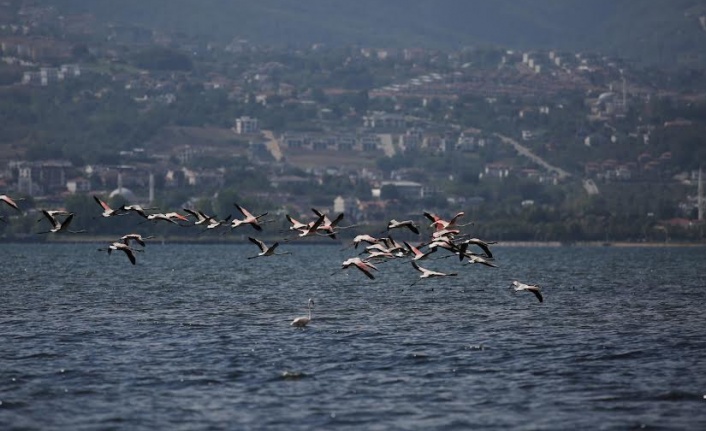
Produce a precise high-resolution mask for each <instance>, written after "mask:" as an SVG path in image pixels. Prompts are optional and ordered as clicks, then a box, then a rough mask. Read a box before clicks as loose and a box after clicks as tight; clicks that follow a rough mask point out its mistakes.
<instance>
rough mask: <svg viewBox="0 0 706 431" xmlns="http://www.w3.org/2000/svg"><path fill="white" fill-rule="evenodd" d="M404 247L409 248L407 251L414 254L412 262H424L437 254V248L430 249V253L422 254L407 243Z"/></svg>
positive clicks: (405, 242)
mask: <svg viewBox="0 0 706 431" xmlns="http://www.w3.org/2000/svg"><path fill="white" fill-rule="evenodd" d="M404 245H405V246H406V247H407V250H409V251H410V252H411V253H412V256H413V257H412V260H424V259H426V258H427V257H429V255H430V254H432V253H434V252H436V247H434V248H430V249H429V251H427V252H426V253H424V252H422V251H421V250H419V249H418V248H417V247H415V246H413V245H411V244H410V243H408V242H407V241H404Z"/></svg>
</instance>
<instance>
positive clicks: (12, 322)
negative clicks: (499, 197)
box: [0, 243, 706, 430]
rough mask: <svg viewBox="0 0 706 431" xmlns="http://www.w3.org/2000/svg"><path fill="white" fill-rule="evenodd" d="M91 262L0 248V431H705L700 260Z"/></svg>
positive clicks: (236, 248)
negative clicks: (538, 290) (417, 265)
mask: <svg viewBox="0 0 706 431" xmlns="http://www.w3.org/2000/svg"><path fill="white" fill-rule="evenodd" d="M95 248H96V246H95V245H52V244H44V245H38V244H34V245H14V244H0V261H1V262H2V264H3V268H4V277H3V282H2V292H1V297H0V402H1V404H0V429H2V430H13V429H70V430H83V429H91V430H92V429H124V430H135V429H144V430H152V429H170V430H171V429H174V430H179V429H184V430H194V429H198V430H200V429H350V430H360V429H369V430H370V429H372V430H383V429H384V430H387V429H400V430H403V429H404V430H408V429H464V430H465V429H528V430H531V429H541V430H547V429H556V430H566V429H568V428H569V427H575V428H576V429H616V430H625V429H639V428H645V429H706V399H705V398H704V397H705V395H706V248H628V249H618V248H510V247H496V248H495V249H494V251H495V254H496V255H497V263H498V264H499V265H501V267H500V268H497V269H493V268H488V267H484V266H480V265H473V266H461V265H460V264H459V263H458V262H457V261H456V260H455V259H440V260H436V261H433V262H428V263H427V262H425V263H424V264H423V266H426V267H429V268H433V269H437V270H444V271H448V270H454V271H458V272H459V273H460V274H459V276H458V277H453V278H445V279H432V280H424V281H422V282H419V283H417V284H416V285H414V286H411V287H410V286H409V285H410V284H411V283H413V282H414V281H415V280H416V278H417V276H418V273H416V272H415V271H414V270H413V269H412V267H411V265H410V264H409V263H399V262H394V261H392V262H387V263H384V264H380V265H379V268H380V272H379V273H378V277H377V279H376V280H368V279H367V278H366V277H365V276H364V275H363V274H362V273H359V272H358V271H356V270H355V269H351V270H348V271H345V272H344V271H338V272H335V273H334V274H333V275H332V273H333V272H334V271H336V270H337V268H339V267H340V263H341V261H343V260H344V259H345V258H347V257H349V256H351V255H352V254H353V253H352V251H351V250H348V251H343V252H341V251H339V247H330V246H306V245H298V246H290V247H289V250H291V251H293V253H294V254H292V255H288V256H281V257H273V258H261V259H254V260H247V259H246V257H247V256H251V255H253V254H255V249H254V247H253V246H252V245H248V246H245V245H242V246H240V245H198V246H187V245H170V244H167V245H159V244H154V243H153V244H148V246H147V248H146V251H145V252H144V253H139V254H138V256H137V258H138V264H137V265H136V266H132V265H130V264H129V262H128V261H127V259H126V258H125V256H123V255H121V254H120V253H117V254H115V253H114V254H113V255H112V256H108V255H107V254H104V253H98V252H97V251H95ZM285 249H287V247H286V246H282V247H281V250H285ZM513 279H519V280H522V281H526V282H531V283H540V284H542V285H543V291H544V296H545V302H544V303H542V304H540V303H538V302H537V300H536V299H535V298H534V296H532V295H531V294H530V293H527V292H524V293H517V294H516V293H514V292H513V291H512V290H511V289H510V288H509V284H510V281H511V280H513ZM432 289H433V290H432ZM309 298H314V300H315V301H316V307H315V308H314V310H313V320H312V322H311V324H310V325H309V326H308V327H307V328H305V329H296V328H292V327H291V326H290V322H291V320H292V319H293V318H294V317H296V316H300V315H305V314H306V304H307V300H308V299H309Z"/></svg>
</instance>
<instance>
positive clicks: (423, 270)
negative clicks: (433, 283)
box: [410, 261, 458, 286]
mask: <svg viewBox="0 0 706 431" xmlns="http://www.w3.org/2000/svg"><path fill="white" fill-rule="evenodd" d="M412 266H413V267H414V269H416V270H417V271H419V272H421V273H422V275H420V276H419V279H418V280H417V281H415V282H414V283H412V284H410V286H414V285H415V284H416V283H417V282H418V281H419V280H421V279H423V278H433V277H453V276H456V275H458V274H457V273H455V272H450V273H446V272H438V271H432V270H430V269H426V268H422V267H421V266H419V265H418V264H417V262H415V261H412Z"/></svg>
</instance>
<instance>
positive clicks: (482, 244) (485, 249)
mask: <svg viewBox="0 0 706 431" xmlns="http://www.w3.org/2000/svg"><path fill="white" fill-rule="evenodd" d="M471 244H473V245H477V246H478V247H480V248H481V250H483V253H485V257H487V258H488V259H492V258H493V253H491V252H490V244H495V242H487V241H482V240H480V239H478V238H470V239H467V240H465V241H464V242H463V243H461V253H460V254H459V256H460V257H461V260H463V258H464V256H465V255H466V249H467V248H468V246H469V245H471Z"/></svg>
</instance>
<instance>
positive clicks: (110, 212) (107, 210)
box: [93, 195, 124, 217]
mask: <svg viewBox="0 0 706 431" xmlns="http://www.w3.org/2000/svg"><path fill="white" fill-rule="evenodd" d="M93 199H95V200H96V202H98V205H100V206H101V208H103V213H102V214H101V215H102V216H103V217H111V216H116V215H123V214H124V213H121V212H120V210H121V208H118V209H112V208H111V207H110V205H108V204H107V203H106V202H104V201H102V200H100V198H98V196H96V195H93Z"/></svg>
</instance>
